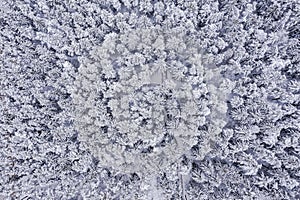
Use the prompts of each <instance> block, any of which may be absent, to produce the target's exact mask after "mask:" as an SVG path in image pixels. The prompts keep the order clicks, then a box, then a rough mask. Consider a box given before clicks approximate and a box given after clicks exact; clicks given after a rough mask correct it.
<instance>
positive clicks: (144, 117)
mask: <svg viewBox="0 0 300 200" xmlns="http://www.w3.org/2000/svg"><path fill="white" fill-rule="evenodd" d="M190 38H191V37H187V36H186V35H185V34H183V33H181V32H180V31H176V30H168V31H163V30H160V29H156V28H152V29H135V30H131V31H128V32H125V33H120V34H115V33H112V34H108V35H107V36H106V37H105V40H104V41H103V43H102V45H101V46H98V47H95V48H94V49H93V51H92V56H91V58H89V59H85V60H83V61H82V64H81V66H80V68H79V75H78V76H77V77H76V81H75V87H74V89H73V94H72V97H73V101H74V104H75V105H76V110H75V124H76V128H77V130H78V132H79V139H80V140H81V141H82V142H83V144H85V145H87V147H88V148H89V149H90V151H91V152H92V153H93V154H94V155H95V156H96V157H98V158H99V160H100V161H101V164H102V165H103V166H113V167H114V168H115V169H116V170H119V171H121V172H136V171H138V172H142V173H149V172H151V171H153V170H154V171H156V170H159V169H160V168H164V167H165V166H166V165H168V164H170V163H172V162H174V161H175V160H176V159H178V157H180V156H181V155H182V154H183V153H185V152H187V151H188V150H189V149H190V148H191V147H192V146H193V145H194V144H196V143H197V136H198V135H199V134H201V133H200V132H199V130H198V127H199V126H203V125H204V124H205V123H206V118H207V116H208V115H210V113H211V111H210V109H211V108H212V107H213V105H212V103H209V101H204V100H201V101H200V97H201V96H205V95H207V94H208V89H209V88H210V86H207V85H206V84H204V80H206V79H207V78H206V77H205V74H206V73H205V70H204V68H203V66H202V64H201V55H200V49H199V47H198V46H197V45H196V44H197V42H196V41H193V40H192V39H190ZM210 79H212V78H210ZM217 100H218V99H217V98H216V101H217ZM215 103H216V102H215ZM216 104H218V105H220V103H216ZM223 104H224V103H223ZM209 107H210V109H209ZM221 107H226V104H225V105H223V106H221ZM226 108H227V107H226ZM223 125H224V124H222V123H220V126H223ZM214 126H215V125H214Z"/></svg>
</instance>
